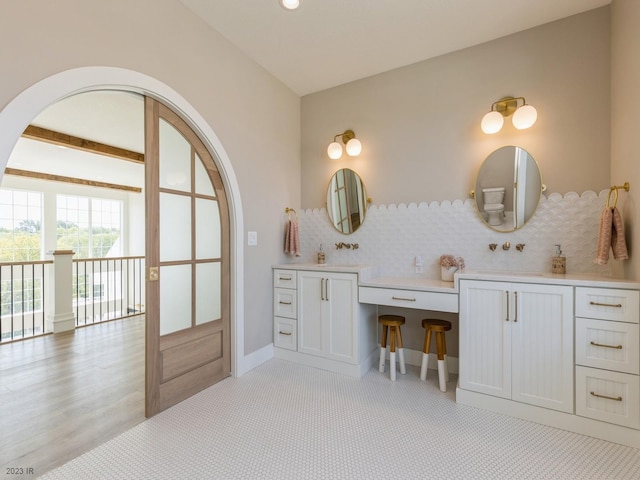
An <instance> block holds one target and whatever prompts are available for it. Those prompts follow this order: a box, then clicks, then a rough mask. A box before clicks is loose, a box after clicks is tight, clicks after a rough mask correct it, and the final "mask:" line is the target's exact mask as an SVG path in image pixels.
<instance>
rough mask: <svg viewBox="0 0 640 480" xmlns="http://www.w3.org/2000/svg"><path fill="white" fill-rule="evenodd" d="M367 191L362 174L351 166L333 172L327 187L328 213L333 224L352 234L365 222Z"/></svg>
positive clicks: (337, 228) (338, 228) (345, 233)
mask: <svg viewBox="0 0 640 480" xmlns="http://www.w3.org/2000/svg"><path fill="white" fill-rule="evenodd" d="M366 213H367V191H366V189H365V186H364V183H363V181H362V179H361V178H360V176H359V175H358V174H357V173H356V172H354V171H353V170H351V169H349V168H342V169H340V170H338V171H337V172H336V173H334V174H333V176H332V177H331V179H330V180H329V185H328V187H327V215H328V217H329V221H330V222H331V225H333V227H334V228H335V229H336V230H338V231H339V232H340V233H342V234H344V235H350V234H352V233H353V232H355V231H356V230H358V228H360V225H362V224H363V223H364V218H365V215H366Z"/></svg>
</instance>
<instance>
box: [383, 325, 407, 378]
mask: <svg viewBox="0 0 640 480" xmlns="http://www.w3.org/2000/svg"><path fill="white" fill-rule="evenodd" d="M378 322H379V323H380V324H381V325H382V340H381V341H380V366H379V370H380V372H381V373H384V361H385V355H386V352H387V331H388V330H389V329H391V332H390V333H391V342H390V343H391V346H390V349H389V363H390V365H389V373H390V375H391V380H393V381H394V382H395V380H396V337H397V342H398V360H399V362H400V373H402V374H403V375H404V374H405V373H407V370H406V369H405V366H404V349H403V348H402V332H401V331H400V326H401V325H404V317H401V316H400V315H380V317H378Z"/></svg>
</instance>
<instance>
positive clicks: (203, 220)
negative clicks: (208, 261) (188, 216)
mask: <svg viewBox="0 0 640 480" xmlns="http://www.w3.org/2000/svg"><path fill="white" fill-rule="evenodd" d="M220 255H221V253H220V212H219V211H218V202H217V200H207V199H203V198H197V199H196V258H197V259H199V260H200V259H203V258H220Z"/></svg>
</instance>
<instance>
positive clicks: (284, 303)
mask: <svg viewBox="0 0 640 480" xmlns="http://www.w3.org/2000/svg"><path fill="white" fill-rule="evenodd" d="M279 303H280V305H291V302H283V301H280V302H279Z"/></svg>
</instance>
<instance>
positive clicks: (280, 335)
mask: <svg viewBox="0 0 640 480" xmlns="http://www.w3.org/2000/svg"><path fill="white" fill-rule="evenodd" d="M297 325H298V322H296V321H295V320H293V319H290V318H279V317H275V318H274V319H273V345H274V346H275V347H279V348H286V349H287V350H297V349H298V331H297Z"/></svg>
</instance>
